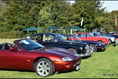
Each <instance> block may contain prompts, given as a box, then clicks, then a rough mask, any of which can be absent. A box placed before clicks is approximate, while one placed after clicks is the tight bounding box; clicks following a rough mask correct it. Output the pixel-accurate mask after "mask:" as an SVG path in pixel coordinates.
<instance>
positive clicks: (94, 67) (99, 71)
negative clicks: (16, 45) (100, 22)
mask: <svg viewBox="0 0 118 79" xmlns="http://www.w3.org/2000/svg"><path fill="white" fill-rule="evenodd" d="M4 41H5V42H6V41H9V42H12V39H11V40H5V39H4V40H3V39H2V40H1V39H0V42H4ZM0 78H45V77H41V76H38V75H37V74H36V73H35V72H30V71H17V70H16V71H13V70H0ZM46 78H118V46H116V47H114V46H112V45H110V46H109V47H107V49H106V51H104V52H96V53H94V54H93V55H92V56H91V57H89V58H86V59H82V63H81V69H80V70H79V71H72V72H63V73H57V74H54V75H52V76H48V77H46Z"/></svg>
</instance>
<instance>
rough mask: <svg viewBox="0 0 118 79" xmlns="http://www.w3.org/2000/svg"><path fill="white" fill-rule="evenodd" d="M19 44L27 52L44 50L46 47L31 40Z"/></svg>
mask: <svg viewBox="0 0 118 79" xmlns="http://www.w3.org/2000/svg"><path fill="white" fill-rule="evenodd" d="M19 44H20V45H21V46H22V47H23V48H24V49H25V50H35V49H40V48H43V47H44V46H43V45H41V44H39V43H37V42H35V41H33V40H30V39H23V40H20V41H19Z"/></svg>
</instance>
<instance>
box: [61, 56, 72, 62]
mask: <svg viewBox="0 0 118 79" xmlns="http://www.w3.org/2000/svg"><path fill="white" fill-rule="evenodd" d="M62 60H63V61H73V59H72V58H70V57H63V58H62Z"/></svg>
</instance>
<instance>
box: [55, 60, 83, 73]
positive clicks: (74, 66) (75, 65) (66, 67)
mask: <svg viewBox="0 0 118 79" xmlns="http://www.w3.org/2000/svg"><path fill="white" fill-rule="evenodd" d="M80 64H81V60H79V61H74V62H73V61H71V62H61V63H55V66H56V71H57V72H63V71H70V70H79V69H80Z"/></svg>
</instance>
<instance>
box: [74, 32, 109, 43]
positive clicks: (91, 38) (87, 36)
mask: <svg viewBox="0 0 118 79" xmlns="http://www.w3.org/2000/svg"><path fill="white" fill-rule="evenodd" d="M74 35H77V36H78V37H79V38H81V39H82V40H89V41H101V42H103V43H104V44H109V43H110V41H109V39H107V38H104V37H97V36H93V35H91V34H90V33H87V32H84V33H74Z"/></svg>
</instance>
